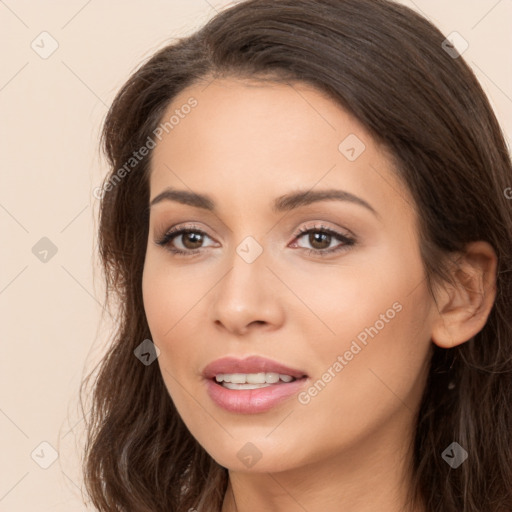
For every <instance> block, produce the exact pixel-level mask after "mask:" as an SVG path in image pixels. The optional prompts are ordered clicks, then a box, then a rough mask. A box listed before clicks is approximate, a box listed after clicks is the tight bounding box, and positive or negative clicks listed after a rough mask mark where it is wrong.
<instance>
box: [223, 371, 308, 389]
mask: <svg viewBox="0 0 512 512" xmlns="http://www.w3.org/2000/svg"><path fill="white" fill-rule="evenodd" d="M305 377H306V376H305V375H304V376H303V377H301V378H305ZM214 379H215V382H216V383H218V384H220V385H221V386H222V387H225V388H227V389H260V388H266V387H268V386H275V385H278V384H287V383H288V382H294V381H296V380H298V379H297V378H296V377H292V376H291V375H287V374H284V373H276V372H259V373H219V374H218V375H216V376H215V377H214Z"/></svg>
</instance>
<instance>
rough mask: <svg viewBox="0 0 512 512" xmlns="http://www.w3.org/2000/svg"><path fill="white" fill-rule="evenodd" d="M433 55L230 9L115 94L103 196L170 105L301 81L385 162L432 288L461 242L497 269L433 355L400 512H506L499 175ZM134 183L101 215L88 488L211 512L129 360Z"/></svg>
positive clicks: (455, 81)
mask: <svg viewBox="0 0 512 512" xmlns="http://www.w3.org/2000/svg"><path fill="white" fill-rule="evenodd" d="M444 39H445V36H443V34H442V33H441V32H440V31H439V30H438V29H437V28H435V27H434V26H433V25H432V24H431V23H429V22H428V21H427V20H426V19H424V18H423V17H421V16H420V15H418V14H416V13H415V12H414V11H412V10H410V9H408V8H406V7H404V6H401V5H399V4H395V3H393V2H390V1H386V0H250V1H245V2H241V3H238V4H235V5H234V6H233V7H231V8H229V9H227V10H225V11H223V12H221V13H219V14H218V15H216V16H215V17H214V18H213V19H211V20H210V21H209V22H208V23H207V24H206V25H205V26H204V27H203V28H201V29H200V30H199V31H197V32H196V33H194V34H192V35H191V36H189V37H185V38H182V39H180V40H178V41H177V42H174V43H172V44H170V45H169V46H167V47H165V48H163V49H162V50H160V51H158V52H157V53H156V54H155V55H154V56H152V57H151V58H150V59H149V60H148V61H147V62H146V63H145V64H144V65H142V66H141V67H140V68H139V69H138V70H137V71H136V72H135V73H134V74H133V75H132V76H131V77H130V79H129V80H128V81H127V82H126V84H125V85H124V86H123V87H122V89H121V90H120V92H119V93H118V95H117V97H116V98H115V100H114V102H113V104H112V106H111V108H110V111H109V112H108V115H107V118H106V121H105V125H104V129H103V134H102V142H103V147H104V150H105V153H106V156H107V158H108V162H109V165H110V167H111V171H110V174H109V175H108V176H106V178H105V183H107V182H109V181H111V179H112V177H113V176H114V174H115V173H116V172H117V170H118V169H120V168H121V167H122V166H123V164H125V163H126V162H127V161H128V160H129V159H130V157H132V155H133V152H134V151H137V150H138V149H139V148H140V147H142V146H143V145H145V144H146V141H147V139H148V137H149V136H151V134H152V133H153V131H154V130H155V129H156V128H157V126H158V124H159V122H160V120H161V119H162V115H163V114H164V111H165V109H166V108H167V107H168V105H169V103H170V102H171V101H172V99H173V98H174V97H175V96H176V95H177V94H178V93H179V92H181V91H183V90H184V89H185V88H186V87H188V86H190V85H192V84H194V83H197V82H198V81H201V80H207V79H211V78H215V77H222V76H231V77H252V78H260V77H261V78H262V79H263V78H264V77H265V78H267V79H268V78H269V77H270V79H272V80H275V81H282V82H287V81H302V82H304V83H307V84H310V85H313V86H315V87H316V88H317V89H318V90H321V91H323V92H325V93H327V94H328V95H329V96H330V97H331V98H332V99H333V101H335V102H337V103H339V104H340V105H341V106H342V107H343V108H345V109H346V110H347V111H349V112H350V113H352V114H353V115H354V116H355V117H356V118H357V119H358V120H359V121H360V122H361V123H362V124H363V125H364V126H365V127H366V128H367V129H368V130H369V132H370V133H371V134H372V135H373V136H374V137H375V140H377V141H378V142H380V143H382V144H383V146H384V147H385V148H387V149H388V150H389V151H390V152H391V154H392V155H393V156H394V160H395V164H396V165H395V167H396V172H397V174H398V175H399V176H400V178H401V179H402V180H403V182H404V183H405V184H406V186H407V188H408V189H409V190H410V192H411V194H412V197H413V198H414V202H415V204H414V207H415V208H416V209H417V211H418V212H419V219H420V240H421V254H422V259H423V262H424V265H425V269H426V273H427V276H428V283H429V286H431V283H433V282H434V280H449V279H450V274H449V273H448V272H447V267H446V266H445V263H446V262H447V261H448V260H447V256H449V255H450V253H453V252H456V251H462V250H464V247H465V245H466V244H467V243H468V242H471V241H476V240H485V241H487V242H489V243H490V244H491V245H492V247H493V248H494V250H495V252H496V254H497V257H498V274H497V296H496V300H495V303H494V305H493V308H492V310H491V313H490V315H489V317H488V320H487V323H486V325H485V326H484V328H483V329H482V330H481V331H480V332H479V333H478V334H477V335H476V336H474V338H473V339H471V340H469V341H468V342H466V343H463V344H461V345H460V346H457V347H455V348H452V349H441V348H439V347H437V346H435V347H434V348H433V351H432V354H433V355H432V360H431V364H430V371H429V377H428V382H427V385H426V388H425V391H424V395H423V399H422V402H421V406H420V410H419V413H418V417H417V427H416V432H415V439H414V446H413V447H411V448H412V449H413V475H412V476H413V483H414V485H413V488H412V492H411V503H413V502H419V503H423V504H425V506H426V507H427V510H429V512H452V511H453V512H455V511H457V512H503V511H510V510H512V405H511V398H512V307H511V296H512V293H511V292H512V272H511V268H512V266H511V255H512V214H511V206H512V203H511V202H510V201H508V202H507V198H506V193H505V192H506V190H508V187H510V186H512V166H511V161H510V155H509V153H508V151H507V147H506V145H505V142H504V137H503V134H502V132H501V130H500V127H499V125H498V122H497V120H496V118H495V115H494V113H493V111H492V109H491V107H490V105H489V102H488V100H487V98H486V96H485V94H484V92H483V91H482V89H481V87H480V85H479V84H478V82H477V79H476V78H475V76H474V74H473V73H472V71H471V70H470V68H469V67H468V66H467V64H466V63H465V62H464V60H463V59H462V57H460V56H459V57H458V58H453V55H449V54H448V53H447V52H446V51H445V50H444V49H443V47H442V42H443V40H444ZM149 167H150V158H145V159H143V160H142V161H140V162H139V163H138V164H137V166H136V167H135V168H134V169H133V170H131V172H129V173H127V174H126V176H124V177H123V178H122V180H120V181H119V183H117V184H116V185H115V186H113V187H110V189H108V192H105V193H104V195H103V197H102V200H101V206H100V226H99V254H100V256H101V261H102V265H103V269H104V273H105V280H106V285H107V292H106V299H107V303H108V302H109V300H110V299H111V297H110V296H111V295H112V293H113V294H114V296H115V298H116V299H117V301H118V305H119V321H118V325H117V326H116V331H115V333H113V336H112V340H111V341H112V345H111V347H110V349H109V351H108V354H107V355H106V356H105V357H104V359H103V360H102V361H101V362H100V365H99V367H98V368H97V369H96V370H98V373H97V375H95V377H94V379H93V385H94V388H93V390H92V409H91V412H90V418H89V419H87V443H86V449H85V461H84V475H85V483H86V488H87V492H88V494H89V496H90V498H91V500H92V502H93V504H94V505H95V506H96V507H97V509H98V510H100V511H130V512H142V511H147V512H157V511H162V512H163V511H166V512H168V511H188V510H189V509H190V508H195V509H196V510H198V511H203V510H208V511H219V510H220V508H221V504H222V500H223V497H224V493H225V490H226V485H227V478H228V473H227V469H226V468H224V467H221V466H220V465H219V464H217V463H216V462H215V461H214V460H213V459H212V458H211V457H210V456H209V455H208V454H207V453H206V452H205V450H204V449H203V448H202V447H201V446H200V445H199V444H198V442H197V441H196V440H195V439H194V438H193V436H192V435H191V434H190V433H189V431H188V430H187V428H186V427H185V425H184V423H183V422H182V420H181V418H180V416H179V414H178V413H177V411H176V409H175V407H174V404H173V402H172V400H171V398H170V396H169V394H168V391H167V389H166V387H165V385H164V382H163V380H162V376H161V373H160V370H159V367H158V365H157V364H152V365H149V366H145V365H144V364H141V362H140V361H139V360H138V359H137V358H136V357H135V356H134V353H133V351H134V349H135V348H136V347H137V346H138V345H139V344H140V343H141V342H142V341H143V340H145V339H147V338H151V334H150V331H149V328H148V324H147V320H146V317H145V313H144V307H143V301H142V287H141V282H142V269H143V264H144V257H145V248H146V243H147V237H148V222H149V217H148V202H149V186H148V176H149ZM105 190H107V189H106V188H105ZM431 290H432V288H431ZM96 370H95V371H96ZM95 371H93V372H91V374H90V375H89V377H88V379H86V380H84V383H83V391H85V387H86V384H87V383H88V382H89V381H90V380H92V378H93V373H95ZM450 382H451V383H453V384H455V386H454V387H453V386H448V384H449V383H450ZM454 441H456V442H458V443H459V444H460V445H461V446H462V447H464V448H465V449H466V450H467V451H468V452H469V459H468V461H466V462H465V463H464V464H462V465H461V466H460V467H458V468H457V469H452V468H451V467H450V466H449V465H448V464H447V463H446V462H445V461H444V460H443V459H442V457H441V454H442V452H443V450H444V449H445V448H446V447H447V446H449V445H450V444H451V443H452V442H454Z"/></svg>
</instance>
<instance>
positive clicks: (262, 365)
mask: <svg viewBox="0 0 512 512" xmlns="http://www.w3.org/2000/svg"><path fill="white" fill-rule="evenodd" d="M262 372H265V373H267V372H268V373H270V372H272V373H280V374H282V375H290V376H291V377H295V378H296V379H300V378H302V377H305V376H306V372H304V371H302V370H298V369H296V368H290V367H289V366H285V365H284V364H281V363H278V362H276V361H272V360H271V359H266V358H264V357H259V356H250V357H246V358H245V359H237V358H236V357H223V358H221V359H217V360H215V361H213V362H211V363H210V364H208V365H207V366H206V367H205V368H204V370H203V376H204V377H206V378H207V379H213V378H214V377H216V376H217V375H220V374H226V373H262Z"/></svg>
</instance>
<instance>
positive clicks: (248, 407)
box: [206, 377, 308, 414]
mask: <svg viewBox="0 0 512 512" xmlns="http://www.w3.org/2000/svg"><path fill="white" fill-rule="evenodd" d="M307 380H308V379H307V378H306V377H303V378H302V379H297V380H294V381H292V382H286V383H281V384H272V385H270V386H266V387H264V388H259V389H228V388H225V387H224V386H221V385H220V384H217V383H216V382H215V381H214V380H213V379H208V380H207V382H206V385H207V391H208V395H209V396H210V398H211V399H212V400H213V401H214V402H215V403H216V404H217V405H218V406H219V407H222V408H223V409H225V410H226V411H229V412H236V413H240V414H255V413H258V412H265V411H268V410H270V409H272V407H275V406H276V405H278V404H280V403H281V402H283V401H285V400H286V399H288V398H290V397H291V396H293V395H296V394H297V393H298V392H299V391H300V389H301V388H303V387H304V386H305V384H306V381H307Z"/></svg>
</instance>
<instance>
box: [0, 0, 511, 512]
mask: <svg viewBox="0 0 512 512" xmlns="http://www.w3.org/2000/svg"><path fill="white" fill-rule="evenodd" d="M403 3H405V4H406V5H408V6H410V7H413V8H415V9H417V10H419V11H421V12H422V13H423V14H424V15H426V16H427V17H429V18H430V19H431V20H432V21H433V22H434V23H435V24H436V25H437V26H438V27H439V28H440V29H441V30H442V31H443V32H444V33H445V34H446V35H447V34H449V33H451V32H452V31H457V32H459V33H460V34H461V35H462V36H463V37H464V39H466V40H467V41H468V43H469V48H468V50H467V51H466V52H465V53H464V57H465V58H466V60H467V61H468V63H469V64H470V65H471V66H472V67H473V69H474V70H475V71H476V74H477V76H478V77H479V79H480V81H481V83H482V84H483V87H484V89H485V91H486V92H487V94H488V96H489V97H490V99H491V102H492V104H493V106H494V108H495V111H496V113H497V115H498V119H499V120H500V121H501V124H502V126H503V129H504V131H505V134H506V135H507V137H508V139H509V140H510V135H511V134H512V65H511V58H510V53H509V49H510V48H511V47H512V33H511V31H510V26H511V22H512V2H510V1H509V0H501V1H497V0H471V1H470V0H456V1H455V0H452V1H450V2H446V0H434V1H433V0H416V1H415V2H412V1H409V0H404V1H403ZM227 4H228V2H227V1H224V2H220V1H214V0H172V1H169V0H166V1H163V0H162V1H159V0H151V1H144V2H143V1H142V0H138V1H133V0H132V1H124V2H121V1H120V0H115V1H107V0H89V1H86V0H73V1H69V0H68V1H60V2H57V1H46V2H36V1H32V2H29V1H23V0H5V1H0V27H1V28H0V34H1V35H0V37H1V48H2V61H1V62H2V66H1V67H0V119H1V134H0V144H1V152H0V155H1V166H2V172H1V175H0V176H1V187H0V223H1V229H2V244H1V245H2V251H1V266H0V268H1V273H0V312H1V315H2V316H1V318H2V322H1V356H0V376H1V388H0V390H1V391H0V432H1V436H0V450H1V458H0V511H2V512H4V511H5V512H12V511H16V512H20V511H34V510H37V511H39V512H44V511H54V512H55V511H57V512H58V511H62V512H63V511H66V512H74V511H84V510H86V507H85V505H84V504H83V503H82V501H81V497H80V486H81V476H80V466H79V454H80V439H81V436H82V434H83V432H82V429H81V426H82V425H83V422H80V416H79V412H78V407H77V392H78V386H79V383H80V381H81V378H82V375H83V372H84V364H85V363H86V361H87V362H88V367H89V366H90V364H91V362H92V361H93V360H94V358H95V357H97V354H98V353H101V350H102V347H104V346H105V339H106V332H107V329H108V324H107V323H104V324H101V325H100V314H101V311H102V305H101V300H102V296H103V295H102V290H103V287H102V283H101V280H100V273H99V271H98V269H97V267H95V258H96V254H95V251H94V244H95V226H96V221H95V215H96V213H97V206H98V204H97V203H98V201H97V200H96V199H95V198H94V197H93V195H92V190H93V189H94V187H96V186H98V185H99V184H100V181H101V177H102V176H103V175H104V174H105V172H106V169H105V164H104V162H103V161H102V160H101V158H100V157H99V156H98V145H97V143H98V133H99V127H100V125H101V122H102V120H103V118H104V116H105V113H106V111H107V108H108V106H109V104H110V103H111V101H112V99H113V97H114V95H115V93H116V91H117V90H118V89H119V87H120V86H121V85H122V83H123V82H124V81H125V79H126V78H127V77H128V75H129V74H130V73H131V72H132V71H133V70H134V69H135V68H136V67H137V66H138V64H139V63H140V62H141V60H142V59H145V58H146V57H147V56H148V55H150V54H151V53H152V52H154V51H155V50H156V49H157V48H159V47H161V46H163V45H164V44H165V43H166V42H168V41H170V40H172V39H173V38H176V37H179V36H182V35H186V34H188V33H190V32H191V31H193V30H194V29H195V28H197V27H198V26H200V25H201V24H202V23H204V22H205V21H206V20H207V19H208V18H210V17H211V16H212V15H213V14H214V13H215V10H216V9H220V8H222V7H223V6H224V5H227ZM43 31H47V32H48V33H49V34H50V36H51V37H50V36H40V34H41V32H43ZM52 38H53V39H52ZM53 40H55V41H56V43H55V42H53ZM32 42H33V43H32ZM31 44H33V46H34V48H35V49H37V52H36V51H35V49H33V48H32V47H31ZM52 44H54V45H55V44H58V48H57V50H56V51H55V52H54V53H53V54H52V55H50V56H49V57H47V58H42V57H41V56H40V54H43V56H46V55H44V52H49V51H50V50H51V49H52V46H51V45H52ZM510 185H511V186H512V183H511V184H510ZM43 237H46V238H48V239H49V240H50V241H51V243H52V244H53V245H54V246H55V248H56V249H57V252H56V253H55V254H54V255H52V253H51V251H50V252H48V253H47V254H46V253H44V250H45V249H48V247H47V246H45V244H48V241H42V242H40V240H41V239H42V238H43ZM36 244H42V245H41V246H39V245H36ZM34 246H36V249H34V252H35V253H36V254H34V252H33V247H34ZM40 258H43V259H44V258H46V262H44V261H41V259H40ZM94 277H96V280H94ZM107 318H108V317H107ZM43 442H45V443H49V445H51V446H49V445H48V444H44V445H41V443H43ZM52 455H53V456H57V458H56V460H55V461H54V462H53V463H52V464H51V465H50V466H49V467H48V468H47V469H44V468H43V467H41V465H45V464H46V465H47V464H50V463H51V462H52V460H53V459H52Z"/></svg>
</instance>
